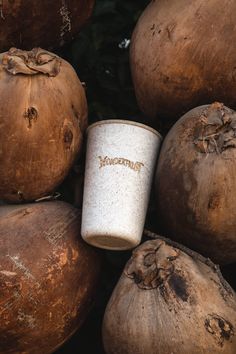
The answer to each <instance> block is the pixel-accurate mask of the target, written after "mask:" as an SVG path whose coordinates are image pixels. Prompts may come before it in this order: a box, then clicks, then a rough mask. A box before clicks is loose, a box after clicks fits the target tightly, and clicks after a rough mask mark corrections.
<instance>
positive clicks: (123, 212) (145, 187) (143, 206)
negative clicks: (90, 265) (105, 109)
mask: <svg viewBox="0 0 236 354" xmlns="http://www.w3.org/2000/svg"><path fill="white" fill-rule="evenodd" d="M161 139H162V138H161V135H160V134H159V133H158V132H157V131H155V130H154V129H152V128H150V127H148V126H146V125H143V124H140V123H137V122H132V121H126V120H104V121H100V122H97V123H95V124H93V125H91V126H90V127H89V128H88V140H87V154H86V168H85V185H84V197H83V211H82V229H81V234H82V237H83V239H84V240H85V241H86V242H87V243H89V244H91V245H93V246H96V247H99V248H105V249H109V250H126V249H131V248H134V247H136V246H137V245H138V244H139V243H140V241H141V237H142V233H143V228H144V222H145V218H146V213H147V207H148V201H149V196H150V190H151V184H152V179H153V173H154V169H155V164H156V159H157V154H158V152H159V147H160V143H161Z"/></svg>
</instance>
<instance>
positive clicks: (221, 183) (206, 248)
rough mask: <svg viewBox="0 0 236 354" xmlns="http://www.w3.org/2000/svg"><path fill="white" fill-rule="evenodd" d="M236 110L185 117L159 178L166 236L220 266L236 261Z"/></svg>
mask: <svg viewBox="0 0 236 354" xmlns="http://www.w3.org/2000/svg"><path fill="white" fill-rule="evenodd" d="M235 190H236V112H235V111H233V110H231V109H229V108H227V107H225V106H224V105H223V104H221V103H214V104H212V105H206V106H200V107H197V108H195V109H193V110H191V111H190V112H188V113H187V114H185V115H184V116H183V117H182V118H181V119H180V120H179V121H178V122H177V123H176V124H175V125H174V126H173V127H172V129H171V130H170V132H169V133H168V135H167V137H166V139H165V140H164V143H163V146H162V149H161V153H160V157H159V161H158V166H157V174H156V198H157V202H158V211H159V213H158V218H159V219H160V220H162V222H163V224H164V230H165V232H166V233H167V234H168V235H169V236H170V237H171V238H173V239H176V240H178V241H180V242H182V243H184V244H186V245H188V246H189V247H190V248H193V249H195V250H197V251H199V252H200V253H202V254H204V255H205V256H207V257H210V258H212V259H213V260H214V261H215V262H216V263H220V264H224V263H225V264H227V263H233V262H235V261H236V199H235Z"/></svg>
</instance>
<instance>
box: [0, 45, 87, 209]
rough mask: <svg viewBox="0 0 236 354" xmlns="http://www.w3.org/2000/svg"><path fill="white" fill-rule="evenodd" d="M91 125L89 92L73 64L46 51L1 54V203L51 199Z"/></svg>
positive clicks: (15, 51)
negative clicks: (89, 121)
mask: <svg viewBox="0 0 236 354" xmlns="http://www.w3.org/2000/svg"><path fill="white" fill-rule="evenodd" d="M86 126H87V101H86V97H85V92H84V88H83V87H82V85H81V82H80V81H79V79H78V77H77V75H76V73H75V71H74V69H73V68H72V66H71V65H70V64H69V63H68V62H66V61H65V60H63V59H61V58H60V57H58V56H56V55H55V54H53V53H50V52H47V51H45V50H43V49H40V48H36V49H33V50H32V51H29V52H27V51H22V50H18V49H14V48H13V49H11V50H10V51H9V52H7V53H3V54H2V55H0V136H1V140H0V166H1V169H0V199H4V200H6V201H10V202H22V201H32V200H35V199H38V198H41V197H43V196H45V195H47V194H50V193H51V192H52V191H53V190H54V189H55V188H56V187H57V186H58V185H59V184H60V183H61V182H62V181H63V180H64V178H65V177H66V176H67V174H68V172H69V170H70V168H71V166H72V165H73V163H74V161H75V159H76V158H78V156H79V152H80V150H81V147H82V140H83V133H84V130H85V128H86Z"/></svg>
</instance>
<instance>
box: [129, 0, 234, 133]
mask: <svg viewBox="0 0 236 354" xmlns="http://www.w3.org/2000/svg"><path fill="white" fill-rule="evenodd" d="M235 13H236V2H235V1H232V0H224V1H222V0H208V1H205V0H169V1H166V0H158V1H150V4H149V5H148V7H147V8H146V9H145V11H144V12H143V14H142V16H141V17H140V19H139V21H138V23H137V26H136V28H135V30H134V33H133V36H132V40H131V53H130V54H131V58H130V61H131V69H132V76H133V81H134V87H135V92H136V96H137V99H138V103H139V106H140V108H141V109H142V110H143V112H144V113H145V115H146V116H147V117H149V119H148V118H147V122H149V124H150V125H153V126H154V127H155V126H157V120H159V119H160V118H161V119H163V120H165V121H166V120H167V119H168V120H175V121H176V120H177V119H179V117H181V116H182V115H183V114H184V113H186V112H187V111H189V110H190V109H192V108H194V107H196V106H199V105H202V104H207V103H209V102H214V101H221V102H224V103H225V104H226V105H228V106H229V107H232V108H236V97H235V94H234V92H235V90H236V66H235V62H236V51H235V49H234V42H235V36H236V32H235V20H234V16H233V15H232V14H235Z"/></svg>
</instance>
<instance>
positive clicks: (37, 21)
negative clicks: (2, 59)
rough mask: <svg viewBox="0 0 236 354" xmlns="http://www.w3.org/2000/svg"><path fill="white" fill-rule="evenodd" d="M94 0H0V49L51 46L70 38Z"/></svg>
mask: <svg viewBox="0 0 236 354" xmlns="http://www.w3.org/2000/svg"><path fill="white" fill-rule="evenodd" d="M94 3H95V0H51V1H36V0H18V1H0V28H1V32H0V51H4V50H7V49H8V48H9V46H14V47H20V48H23V49H27V50H29V49H31V48H33V47H37V46H40V47H44V48H47V49H52V48H55V47H58V46H59V45H63V44H64V43H65V42H66V41H68V40H71V39H72V38H73V37H74V35H76V34H77V33H78V32H79V30H80V29H81V27H83V25H84V24H85V23H86V22H87V21H88V19H89V18H90V16H91V14H92V10H93V6H94Z"/></svg>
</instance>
